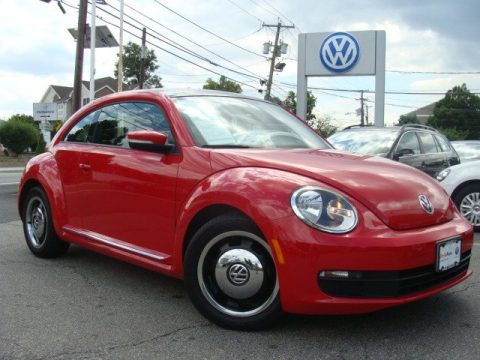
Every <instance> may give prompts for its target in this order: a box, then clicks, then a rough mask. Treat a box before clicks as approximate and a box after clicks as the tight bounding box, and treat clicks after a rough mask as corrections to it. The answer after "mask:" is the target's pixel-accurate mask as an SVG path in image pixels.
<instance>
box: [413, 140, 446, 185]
mask: <svg viewBox="0 0 480 360" xmlns="http://www.w3.org/2000/svg"><path fill="white" fill-rule="evenodd" d="M418 138H419V140H420V146H421V148H422V153H423V155H424V156H423V162H422V168H423V171H425V172H426V173H427V174H429V175H431V176H433V177H435V176H437V174H438V173H439V172H440V171H442V170H443V169H444V168H445V167H446V163H447V157H446V154H445V153H444V152H442V151H441V149H440V148H439V146H438V145H437V142H436V141H435V138H434V135H433V134H431V133H429V132H424V131H419V132H418Z"/></svg>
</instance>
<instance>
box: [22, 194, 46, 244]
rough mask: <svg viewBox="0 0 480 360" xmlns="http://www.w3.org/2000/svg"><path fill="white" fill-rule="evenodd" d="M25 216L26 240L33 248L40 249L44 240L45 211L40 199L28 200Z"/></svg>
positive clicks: (35, 197)
mask: <svg viewBox="0 0 480 360" xmlns="http://www.w3.org/2000/svg"><path fill="white" fill-rule="evenodd" d="M25 215H26V218H25V222H26V226H27V234H28V239H29V240H30V243H31V244H32V245H33V246H35V247H37V248H38V247H41V246H42V245H43V243H44V242H45V238H46V229H47V210H46V208H45V205H44V204H43V201H42V199H41V198H40V197H38V196H34V197H32V198H31V199H29V201H28V203H27V210H26V213H25Z"/></svg>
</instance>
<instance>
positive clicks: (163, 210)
mask: <svg viewBox="0 0 480 360" xmlns="http://www.w3.org/2000/svg"><path fill="white" fill-rule="evenodd" d="M137 130H155V131H161V132H165V133H167V135H169V139H170V140H169V141H170V142H174V139H173V136H172V135H171V131H170V125H169V123H168V120H167V118H166V116H165V113H164V112H163V110H162V109H161V108H160V107H159V106H158V105H156V104H151V103H144V102H124V103H117V104H112V105H108V106H105V107H104V108H102V109H100V110H99V115H98V119H97V122H96V130H95V143H96V146H95V147H94V148H92V149H90V150H89V151H88V152H87V153H85V154H84V158H83V161H84V166H85V167H86V168H87V169H88V172H89V178H88V179H87V180H86V184H85V187H86V189H87V190H86V192H85V200H86V201H87V202H88V204H89V209H90V211H89V213H87V214H85V216H84V218H83V225H84V227H85V229H86V230H88V231H89V232H90V233H92V234H94V236H95V237H96V238H98V239H102V241H106V242H109V243H114V244H115V245H117V246H119V247H121V248H123V249H127V250H131V251H133V252H134V253H140V254H142V253H144V251H148V252H149V253H150V254H152V253H159V256H160V257H161V256H162V254H171V250H172V246H173V236H174V225H175V187H176V179H177V172H178V166H179V162H180V159H181V155H180V154H179V153H178V152H176V151H173V153H171V154H163V153H159V152H150V151H142V150H134V149H131V148H130V147H129V145H128V140H127V134H128V132H132V131H137Z"/></svg>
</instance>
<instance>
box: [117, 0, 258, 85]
mask: <svg viewBox="0 0 480 360" xmlns="http://www.w3.org/2000/svg"><path fill="white" fill-rule="evenodd" d="M117 1H119V0H117ZM125 6H126V7H128V8H129V9H131V10H133V11H135V12H136V13H137V14H140V15H142V16H143V17H145V18H147V19H149V20H150V21H152V22H154V23H155V24H157V25H159V26H161V27H162V28H165V29H167V30H168V31H170V32H172V33H174V34H175V35H178V36H180V37H181V38H182V39H185V40H187V41H188V42H190V43H192V44H194V45H196V46H198V47H200V48H201V49H203V50H205V51H207V52H209V53H211V54H213V55H215V56H217V57H219V58H220V59H222V60H225V61H227V62H228V63H230V64H232V65H235V66H236V67H238V68H239V69H242V70H245V71H247V72H248V73H250V74H252V75H253V76H255V77H256V78H258V79H261V77H260V76H259V75H257V74H255V73H253V72H251V71H250V70H248V69H245V67H242V66H240V65H238V64H236V63H234V62H233V61H231V60H229V59H227V58H225V57H223V56H222V55H220V54H218V53H216V52H214V51H211V50H209V49H207V48H206V47H205V46H203V45H200V44H198V43H196V42H195V41H193V40H191V39H190V38H188V37H186V36H184V35H182V34H180V33H179V32H177V31H175V30H173V29H171V28H169V27H167V26H165V25H163V24H161V23H160V22H158V21H157V20H155V19H153V18H151V17H150V16H147V15H145V14H143V13H142V12H140V11H139V10H137V9H135V8H134V7H132V6H130V5H125ZM110 7H112V8H113V9H115V10H117V11H119V9H116V8H115V7H113V6H111V5H110ZM127 16H128V15H127ZM128 17H129V18H131V19H132V20H134V21H136V22H138V23H140V22H139V21H138V20H136V19H133V18H132V17H131V16H128ZM142 25H143V24H142ZM143 26H145V25H143ZM258 31H259V30H257V31H256V32H258ZM155 33H157V34H158V35H160V36H162V37H165V38H166V39H168V38H167V37H166V36H164V35H161V34H160V33H158V32H156V31H155ZM168 40H169V41H172V42H174V43H175V44H178V43H177V42H175V41H173V40H171V39H168ZM206 61H208V62H210V60H206Z"/></svg>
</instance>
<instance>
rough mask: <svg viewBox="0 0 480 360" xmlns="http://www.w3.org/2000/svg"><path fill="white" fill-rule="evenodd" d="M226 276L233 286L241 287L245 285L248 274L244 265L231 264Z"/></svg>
mask: <svg viewBox="0 0 480 360" xmlns="http://www.w3.org/2000/svg"><path fill="white" fill-rule="evenodd" d="M227 276H228V280H230V282H231V283H232V284H233V285H237V286H241V285H244V284H246V283H247V281H248V279H249V278H250V273H249V271H248V269H247V267H246V266H245V265H243V264H233V265H232V266H230V268H229V269H228V272H227Z"/></svg>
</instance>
